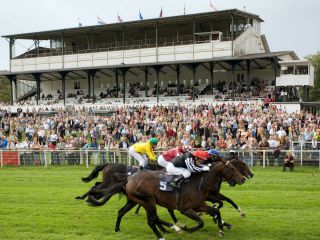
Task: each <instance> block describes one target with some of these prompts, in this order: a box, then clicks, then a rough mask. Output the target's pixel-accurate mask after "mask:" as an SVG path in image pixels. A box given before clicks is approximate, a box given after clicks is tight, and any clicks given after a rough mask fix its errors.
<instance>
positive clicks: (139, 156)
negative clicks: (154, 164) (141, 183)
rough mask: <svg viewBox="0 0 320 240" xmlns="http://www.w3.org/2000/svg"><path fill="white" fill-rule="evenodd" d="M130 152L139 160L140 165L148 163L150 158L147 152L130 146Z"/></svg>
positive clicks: (143, 165)
mask: <svg viewBox="0 0 320 240" xmlns="http://www.w3.org/2000/svg"><path fill="white" fill-rule="evenodd" d="M129 154H130V156H131V157H133V158H134V159H136V160H137V161H138V162H139V166H142V167H145V166H147V164H148V158H147V156H146V155H145V154H141V153H137V152H136V151H134V148H133V147H130V149H129Z"/></svg>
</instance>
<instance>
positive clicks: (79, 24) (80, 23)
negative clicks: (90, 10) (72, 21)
mask: <svg viewBox="0 0 320 240" xmlns="http://www.w3.org/2000/svg"><path fill="white" fill-rule="evenodd" d="M78 27H82V22H80V18H78Z"/></svg>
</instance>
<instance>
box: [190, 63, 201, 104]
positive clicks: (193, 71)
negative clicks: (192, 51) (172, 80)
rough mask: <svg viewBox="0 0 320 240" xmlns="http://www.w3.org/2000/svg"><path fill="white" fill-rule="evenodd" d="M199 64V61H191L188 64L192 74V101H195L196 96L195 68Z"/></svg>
mask: <svg viewBox="0 0 320 240" xmlns="http://www.w3.org/2000/svg"><path fill="white" fill-rule="evenodd" d="M199 65H200V63H191V64H189V66H190V67H191V69H192V76H193V84H192V101H193V102H195V97H196V85H195V84H196V73H197V68H198V66H199Z"/></svg>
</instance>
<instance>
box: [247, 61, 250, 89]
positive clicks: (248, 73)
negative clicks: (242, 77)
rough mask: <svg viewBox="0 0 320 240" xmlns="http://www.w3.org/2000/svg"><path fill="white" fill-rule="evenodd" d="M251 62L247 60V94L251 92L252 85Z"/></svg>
mask: <svg viewBox="0 0 320 240" xmlns="http://www.w3.org/2000/svg"><path fill="white" fill-rule="evenodd" d="M250 67H251V60H250V59H248V60H247V92H249V91H250V84H251V69H250Z"/></svg>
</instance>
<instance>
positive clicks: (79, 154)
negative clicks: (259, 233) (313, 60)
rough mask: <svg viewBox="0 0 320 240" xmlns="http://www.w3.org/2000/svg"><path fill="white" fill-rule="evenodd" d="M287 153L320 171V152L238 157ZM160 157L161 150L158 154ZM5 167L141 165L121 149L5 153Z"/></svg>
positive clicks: (265, 161)
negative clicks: (105, 164)
mask: <svg viewBox="0 0 320 240" xmlns="http://www.w3.org/2000/svg"><path fill="white" fill-rule="evenodd" d="M287 151H291V152H292V154H293V156H294V160H295V165H296V166H314V167H318V168H319V169H320V150H301V149H298V150H296V149H292V150H281V151H280V153H279V154H276V153H275V151H274V150H239V151H238V152H237V154H238V156H239V157H240V158H242V159H243V160H244V161H245V162H246V163H247V164H248V165H249V166H262V167H263V168H264V167H266V166H282V165H283V162H284V158H285V155H286V153H287ZM156 154H157V155H159V154H161V151H157V152H156ZM220 154H221V156H222V157H228V154H229V151H225V152H223V151H221V152H220ZM0 162H1V167H4V166H8V165H15V166H29V165H31V166H43V167H48V166H50V165H82V166H85V167H89V166H94V165H98V164H104V163H123V164H126V165H134V164H137V162H136V161H135V160H133V159H132V158H131V157H130V156H129V155H128V151H120V150H54V151H51V150H37V151H32V150H3V151H1V152H0Z"/></svg>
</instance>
